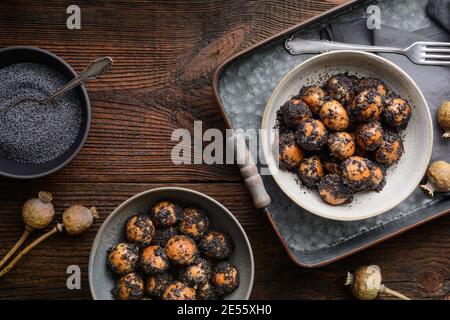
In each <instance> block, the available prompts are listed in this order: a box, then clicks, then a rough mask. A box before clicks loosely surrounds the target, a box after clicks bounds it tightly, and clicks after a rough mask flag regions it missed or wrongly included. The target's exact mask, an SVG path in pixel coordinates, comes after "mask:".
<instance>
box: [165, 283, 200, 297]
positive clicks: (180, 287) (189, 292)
mask: <svg viewBox="0 0 450 320" xmlns="http://www.w3.org/2000/svg"><path fill="white" fill-rule="evenodd" d="M162 298H163V299H164V300H195V299H196V297H195V290H194V288H191V287H188V286H186V285H185V284H184V283H183V282H179V281H177V282H174V283H172V284H170V285H168V286H167V288H166V290H164V293H163V296H162Z"/></svg>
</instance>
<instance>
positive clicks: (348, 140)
mask: <svg viewBox="0 0 450 320" xmlns="http://www.w3.org/2000/svg"><path fill="white" fill-rule="evenodd" d="M327 145H328V150H330V155H331V156H333V157H336V158H338V159H341V160H344V159H347V158H350V157H351V156H352V155H353V154H354V153H355V140H354V139H353V136H352V135H351V134H350V133H347V132H333V133H330V134H329V135H328V141H327Z"/></svg>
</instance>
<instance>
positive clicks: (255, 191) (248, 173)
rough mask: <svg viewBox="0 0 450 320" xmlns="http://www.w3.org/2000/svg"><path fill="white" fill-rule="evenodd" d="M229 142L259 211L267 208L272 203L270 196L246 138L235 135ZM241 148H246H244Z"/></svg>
mask: <svg viewBox="0 0 450 320" xmlns="http://www.w3.org/2000/svg"><path fill="white" fill-rule="evenodd" d="M227 140H228V141H227V142H228V143H232V144H233V148H234V154H235V159H236V162H237V164H238V166H239V169H240V171H241V175H242V177H243V178H244V181H245V185H246V186H247V189H248V190H249V192H250V195H251V197H252V200H253V204H254V205H255V207H256V208H257V209H263V208H265V207H267V206H268V205H269V204H270V202H271V200H270V196H269V194H268V193H267V191H266V188H265V187H264V182H263V180H262V178H261V175H260V174H259V172H258V167H257V166H256V162H255V161H254V159H253V156H252V154H251V153H250V151H249V150H248V147H247V144H246V142H245V137H244V136H243V135H241V134H235V135H233V136H231V137H229V138H228V139H227ZM239 146H245V147H244V148H242V147H239Z"/></svg>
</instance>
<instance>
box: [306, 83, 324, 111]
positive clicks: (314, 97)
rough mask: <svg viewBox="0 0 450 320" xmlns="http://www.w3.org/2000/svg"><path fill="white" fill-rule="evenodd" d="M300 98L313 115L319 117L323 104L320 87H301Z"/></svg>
mask: <svg viewBox="0 0 450 320" xmlns="http://www.w3.org/2000/svg"><path fill="white" fill-rule="evenodd" d="M300 97H301V99H302V100H303V102H304V103H306V105H307V106H308V107H309V109H310V110H311V112H312V113H313V114H315V115H319V112H320V109H321V108H322V106H323V104H324V103H325V101H324V98H325V91H323V89H322V88H321V87H318V86H309V87H303V88H302V90H301V91H300Z"/></svg>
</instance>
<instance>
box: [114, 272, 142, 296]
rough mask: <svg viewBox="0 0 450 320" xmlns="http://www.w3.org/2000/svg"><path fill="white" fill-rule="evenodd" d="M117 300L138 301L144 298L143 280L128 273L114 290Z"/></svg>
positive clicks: (133, 273)
mask: <svg viewBox="0 0 450 320" xmlns="http://www.w3.org/2000/svg"><path fill="white" fill-rule="evenodd" d="M114 293H115V296H116V298H117V299H119V300H139V299H141V298H142V297H143V296H144V280H143V279H142V278H141V276H139V275H138V274H137V273H135V272H132V273H129V274H127V275H125V276H123V277H122V278H120V279H119V280H118V281H117V283H116V288H115V290H114Z"/></svg>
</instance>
